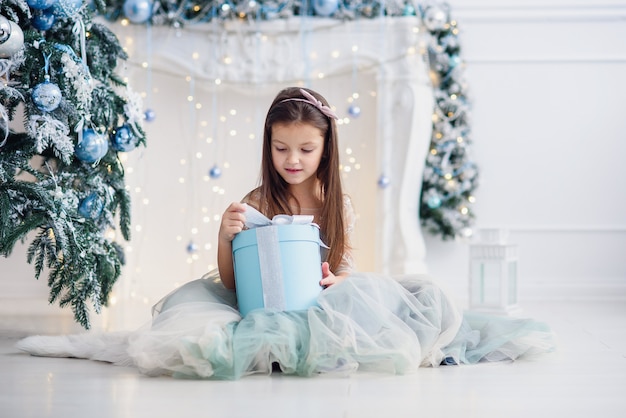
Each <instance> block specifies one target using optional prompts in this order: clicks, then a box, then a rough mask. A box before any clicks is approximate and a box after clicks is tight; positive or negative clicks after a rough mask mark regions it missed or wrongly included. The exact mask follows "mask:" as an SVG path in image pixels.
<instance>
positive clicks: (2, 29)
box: [0, 15, 11, 44]
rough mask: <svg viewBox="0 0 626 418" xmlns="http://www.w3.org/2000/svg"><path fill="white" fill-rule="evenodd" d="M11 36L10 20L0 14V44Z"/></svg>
mask: <svg viewBox="0 0 626 418" xmlns="http://www.w3.org/2000/svg"><path fill="white" fill-rule="evenodd" d="M10 36H11V22H10V21H9V19H7V18H6V17H4V16H2V15H0V44H3V43H5V42H6V41H7V40H8V39H9V37H10Z"/></svg>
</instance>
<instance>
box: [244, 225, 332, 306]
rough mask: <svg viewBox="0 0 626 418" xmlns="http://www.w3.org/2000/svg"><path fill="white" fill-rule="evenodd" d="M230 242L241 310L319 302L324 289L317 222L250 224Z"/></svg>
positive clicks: (309, 304)
mask: <svg viewBox="0 0 626 418" xmlns="http://www.w3.org/2000/svg"><path fill="white" fill-rule="evenodd" d="M267 228H271V229H267ZM268 236H269V237H270V238H271V239H268ZM232 245H233V264H234V270H235V285H236V289H237V304H238V307H239V312H240V313H241V314H242V315H243V316H245V315H246V314H247V313H248V312H250V311H252V310H254V309H260V308H266V309H274V310H285V311H292V310H302V309H307V308H309V307H311V306H315V305H316V303H317V302H316V301H317V297H318V295H319V293H320V291H321V289H322V288H321V286H320V284H319V282H320V280H321V279H322V267H321V264H322V262H321V256H320V236H319V228H318V227H317V226H315V225H312V224H306V225H270V226H262V227H259V228H253V229H247V230H244V231H242V232H240V233H239V234H237V236H236V237H235V239H234V240H233V243H232ZM262 264H263V265H262ZM262 272H264V274H262Z"/></svg>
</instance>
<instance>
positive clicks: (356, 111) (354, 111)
mask: <svg viewBox="0 0 626 418" xmlns="http://www.w3.org/2000/svg"><path fill="white" fill-rule="evenodd" d="M348 114H349V115H350V116H352V117H353V118H358V117H359V116H360V115H361V108H360V107H358V106H357V105H351V106H350V107H349V108H348Z"/></svg>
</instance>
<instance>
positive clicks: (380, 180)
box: [378, 174, 391, 189]
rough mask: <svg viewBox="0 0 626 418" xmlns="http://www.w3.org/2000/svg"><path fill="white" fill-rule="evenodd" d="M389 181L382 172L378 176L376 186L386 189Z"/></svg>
mask: <svg viewBox="0 0 626 418" xmlns="http://www.w3.org/2000/svg"><path fill="white" fill-rule="evenodd" d="M390 183H391V180H389V177H387V176H386V175H384V174H382V175H381V176H380V177H379V178H378V187H380V188H381V189H386V188H387V187H389V184H390Z"/></svg>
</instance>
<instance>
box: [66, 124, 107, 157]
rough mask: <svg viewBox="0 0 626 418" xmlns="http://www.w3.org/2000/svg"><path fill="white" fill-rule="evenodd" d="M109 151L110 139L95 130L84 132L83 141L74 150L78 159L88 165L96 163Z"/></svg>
mask: <svg viewBox="0 0 626 418" xmlns="http://www.w3.org/2000/svg"><path fill="white" fill-rule="evenodd" d="M108 151H109V140H108V138H107V137H106V136H105V135H103V134H100V133H98V132H96V131H94V130H93V129H85V130H84V131H83V140H82V141H81V142H80V144H78V145H77V146H76V148H75V149H74V154H76V157H77V158H78V159H79V160H81V161H84V162H86V163H95V162H96V161H99V160H101V159H102V157H104V156H105V155H106V154H107V152H108Z"/></svg>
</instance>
